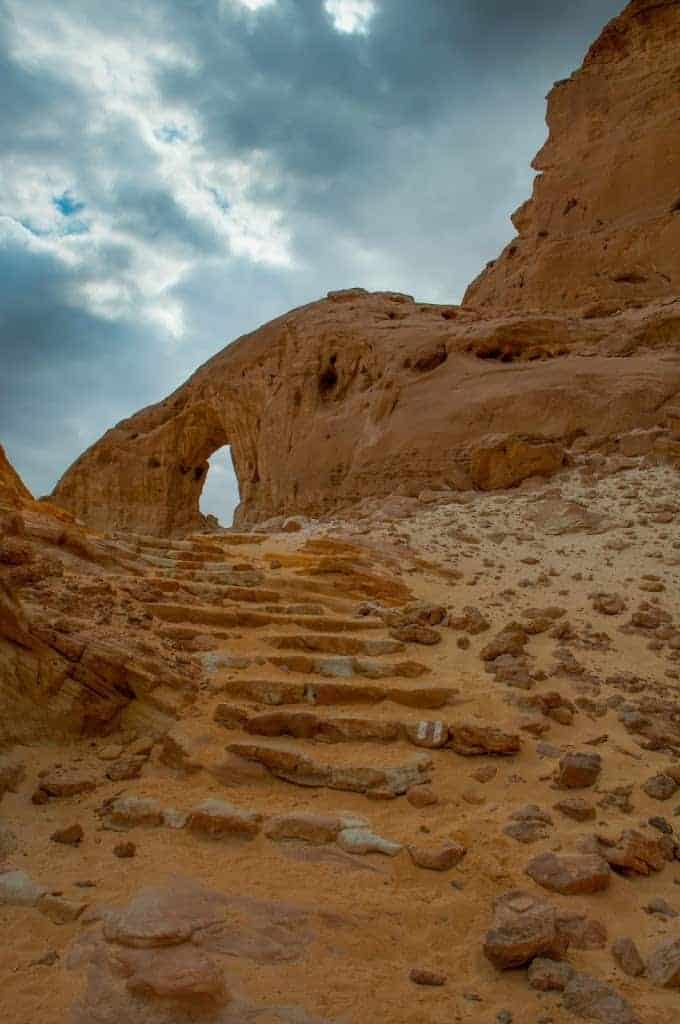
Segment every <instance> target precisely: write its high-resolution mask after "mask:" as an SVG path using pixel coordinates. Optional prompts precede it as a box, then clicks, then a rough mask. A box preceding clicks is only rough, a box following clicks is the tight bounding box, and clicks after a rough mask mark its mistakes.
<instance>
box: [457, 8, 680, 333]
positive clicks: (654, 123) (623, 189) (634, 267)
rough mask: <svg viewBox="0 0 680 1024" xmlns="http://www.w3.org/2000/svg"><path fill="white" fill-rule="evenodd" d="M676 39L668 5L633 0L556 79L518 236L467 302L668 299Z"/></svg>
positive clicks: (516, 220) (675, 199) (679, 146)
mask: <svg viewBox="0 0 680 1024" xmlns="http://www.w3.org/2000/svg"><path fill="white" fill-rule="evenodd" d="M679 46H680V7H678V4H677V2H676V0H661V2H659V0H633V3H630V4H628V6H627V7H626V9H625V11H623V13H622V14H621V15H620V16H619V17H618V18H615V19H614V20H613V21H612V22H610V24H609V25H607V27H606V28H605V29H604V31H603V32H602V34H601V36H600V38H599V39H598V40H597V41H596V42H595V43H594V44H593V45H592V46H591V48H590V50H589V52H588V54H587V56H586V59H585V61H584V64H583V66H582V68H581V69H580V70H579V71H577V72H576V73H575V74H573V75H572V76H571V78H569V79H567V80H565V81H562V82H557V83H556V85H555V86H554V88H553V90H552V92H551V93H550V95H549V97H548V117H547V121H548V128H549V137H548V141H547V142H546V144H545V145H544V147H543V149H542V150H541V151H540V153H539V154H538V155H537V157H536V158H535V160H534V162H533V167H534V168H535V169H536V170H537V171H538V172H539V174H538V176H537V178H536V180H535V183H534V192H533V196H532V198H531V199H530V200H529V201H528V202H526V203H524V205H523V206H521V207H520V208H519V209H518V210H517V211H516V212H515V214H514V215H513V218H512V221H513V224H514V225H515V228H516V229H517V232H518V235H517V237H516V238H515V239H513V241H512V242H510V244H509V245H508V246H507V247H506V249H505V250H504V251H503V253H502V255H501V256H500V257H499V259H498V260H496V261H495V262H494V263H493V264H491V265H489V266H488V267H487V269H486V270H485V271H484V272H483V273H482V274H481V275H480V276H479V277H478V278H477V280H476V281H475V282H474V283H473V284H472V285H471V286H470V288H469V289H468V291H467V294H466V296H465V302H466V303H468V304H471V305H482V306H485V307H495V308H504V309H514V310H528V309H551V310H555V309H576V310H580V311H583V312H586V313H588V314H589V315H608V314H609V313H610V312H612V311H613V310H616V309H619V308H624V307H626V306H630V305H632V304H634V303H636V302H643V303H644V302H649V301H650V300H653V299H657V298H662V297H664V296H666V297H671V296H673V295H677V293H678V284H679V282H678V264H677V253H678V250H679V249H680V190H679V188H678V179H677V166H678V160H679V159H680V137H679V136H678V133H677V131H676V132H673V131H672V129H671V125H672V123H673V122H674V120H675V118H676V116H677V77H676V76H677V51H678V47H679ZM676 315H677V314H676Z"/></svg>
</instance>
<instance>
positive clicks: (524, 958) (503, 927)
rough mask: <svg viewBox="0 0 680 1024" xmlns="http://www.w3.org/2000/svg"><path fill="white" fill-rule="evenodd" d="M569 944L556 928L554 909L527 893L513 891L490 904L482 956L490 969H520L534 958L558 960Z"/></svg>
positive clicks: (518, 890)
mask: <svg viewBox="0 0 680 1024" xmlns="http://www.w3.org/2000/svg"><path fill="white" fill-rule="evenodd" d="M568 945H569V940H568V939H567V937H566V936H565V935H563V934H562V933H561V932H560V931H559V930H558V928H557V917H556V914H555V908H554V907H553V906H551V904H549V903H546V902H545V901H543V900H541V899H538V898H536V897H535V896H533V895H532V894H531V893H528V892H524V891H522V890H521V889H514V890H512V891H511V892H507V893H505V894H504V895H503V896H500V897H499V898H498V899H497V900H495V901H494V905H493V920H492V922H491V927H490V929H489V931H488V932H487V934H486V939H485V941H484V955H485V956H486V958H487V959H488V960H490V961H491V963H492V964H493V965H494V967H497V968H498V969H499V970H507V969H508V968H512V967H522V966H523V965H524V964H527V963H530V962H531V961H532V960H534V959H535V958H536V957H548V958H549V959H551V960H559V959H561V957H563V956H564V954H565V953H566V951H567V948H568Z"/></svg>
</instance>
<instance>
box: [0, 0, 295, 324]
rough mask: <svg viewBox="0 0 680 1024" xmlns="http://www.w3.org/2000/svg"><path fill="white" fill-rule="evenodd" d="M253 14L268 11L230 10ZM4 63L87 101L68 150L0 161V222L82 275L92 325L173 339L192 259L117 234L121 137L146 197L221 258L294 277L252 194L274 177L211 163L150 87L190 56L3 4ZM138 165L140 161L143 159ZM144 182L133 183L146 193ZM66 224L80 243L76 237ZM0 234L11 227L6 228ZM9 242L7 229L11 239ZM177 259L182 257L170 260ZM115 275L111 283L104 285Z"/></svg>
mask: <svg viewBox="0 0 680 1024" xmlns="http://www.w3.org/2000/svg"><path fill="white" fill-rule="evenodd" d="M239 2H242V3H245V5H246V6H247V7H249V8H250V9H251V10H255V9H257V8H258V7H261V6H264V4H265V3H267V2H270V0H239ZM10 6H11V11H12V15H13V18H12V22H11V27H12V37H11V54H12V57H13V59H14V60H15V61H16V62H17V63H19V64H22V65H23V66H24V67H28V68H30V69H31V70H32V71H33V72H34V73H36V74H39V73H40V72H44V71H48V72H50V73H52V74H54V75H57V76H59V77H60V78H62V79H64V80H66V81H68V82H69V84H71V85H72V86H74V87H75V88H76V89H77V90H78V91H80V92H81V93H82V95H83V96H84V97H85V98H86V99H85V104H86V106H85V108H84V111H83V123H82V137H81V138H80V139H79V140H78V144H77V145H76V146H74V148H73V149H72V150H70V149H69V148H67V147H62V148H61V149H60V150H59V155H58V156H56V158H55V153H54V152H52V153H50V154H49V158H48V157H45V158H44V160H41V159H40V158H36V159H35V160H33V161H32V164H31V165H30V166H29V167H27V166H26V165H25V163H24V162H23V161H22V160H18V159H17V160H12V158H10V157H7V158H2V156H0V171H1V172H2V173H1V176H0V215H2V216H4V217H5V218H9V220H11V221H12V222H13V223H14V224H15V225H16V226H17V228H21V230H22V231H25V232H26V233H27V234H29V235H30V234H31V233H33V235H34V241H33V243H32V244H33V245H34V246H38V245H39V247H40V248H41V249H43V250H44V251H49V252H50V253H51V255H53V256H55V257H56V258H58V259H59V260H61V261H62V262H64V263H66V264H68V265H70V266H72V267H73V266H75V267H76V268H80V269H81V270H82V278H83V283H82V286H81V291H82V298H83V300H84V302H85V304H86V306H87V307H88V308H89V309H90V310H91V311H92V312H95V313H98V314H99V315H103V316H106V317H107V318H111V319H115V318H116V317H117V316H121V315H126V314H128V315H133V316H134V317H135V318H139V317H142V318H146V319H149V320H152V321H155V322H156V323H157V324H160V325H162V326H163V327H164V328H165V329H166V330H167V331H168V332H169V334H170V335H171V336H172V337H174V338H179V337H181V335H182V333H183V331H184V317H183V311H182V308H181V305H180V304H179V303H178V302H177V301H170V300H169V298H168V295H169V292H170V291H171V290H172V288H173V287H174V286H175V285H176V284H178V282H179V281H180V280H181V278H182V275H183V274H184V273H185V271H186V270H187V268H188V267H189V266H190V265H191V262H190V259H189V258H188V256H189V254H187V253H182V252H181V243H180V242H176V243H175V242H174V241H173V240H170V241H169V242H168V241H158V240H154V241H153V242H149V241H148V240H147V239H145V238H144V237H142V236H141V234H140V233H139V232H135V225H134V222H133V223H132V225H131V226H128V227H127V228H123V227H122V226H121V224H122V223H123V221H122V220H121V218H122V217H123V216H124V215H125V213H126V211H125V209H124V208H123V209H121V211H120V216H118V215H117V211H116V209H115V206H114V207H113V209H112V204H111V194H112V193H114V192H115V190H116V189H117V188H118V187H119V186H120V187H123V186H125V185H127V184H128V183H129V178H130V168H129V167H128V165H127V161H126V154H125V153H124V152H121V154H120V157H119V158H117V156H116V153H115V149H112V147H111V145H110V134H111V132H112V130H114V129H115V131H116V132H123V133H124V132H126V131H127V132H128V133H130V135H131V137H133V138H135V139H136V140H138V148H140V151H141V153H142V158H141V160H140V158H139V156H138V158H137V159H138V164H139V163H141V166H142V171H141V173H144V167H145V166H146V167H148V168H149V174H150V176H151V178H150V180H151V181H152V184H153V187H154V188H157V189H161V190H163V192H164V193H165V194H166V195H167V196H168V197H170V200H171V201H172V202H174V203H175V205H176V207H177V208H178V209H179V210H180V211H181V214H182V215H183V216H185V217H186V218H187V219H188V222H189V223H193V224H195V225H197V227H198V228H200V230H201V231H203V232H204V233H205V234H206V237H209V238H210V237H212V238H214V239H215V244H216V245H217V246H218V248H219V247H221V249H222V254H223V255H224V256H227V255H228V254H232V255H235V256H239V257H243V258H246V259H248V260H251V261H253V262H255V263H262V264H267V265H270V266H290V265H292V256H291V242H290V234H289V231H288V230H287V228H286V226H285V224H284V220H283V215H282V213H281V212H280V211H279V210H277V209H276V208H275V207H273V206H268V205H266V204H263V203H262V202H261V201H259V202H258V203H257V205H256V204H254V203H253V202H252V201H251V200H250V198H249V195H250V191H251V189H252V188H253V186H254V185H256V184H257V185H266V184H267V177H268V175H269V174H271V172H270V171H269V170H268V168H267V166H266V164H265V162H264V161H263V160H262V159H261V158H259V157H257V156H256V157H254V158H253V159H252V160H251V161H250V162H248V163H246V162H244V161H243V160H231V161H229V160H227V161H220V162H216V161H215V160H214V159H212V158H211V157H210V156H209V155H208V153H207V150H206V148H205V145H204V140H203V135H202V125H201V122H200V119H199V117H197V115H196V114H195V112H194V111H193V110H191V109H189V108H188V107H187V106H186V105H182V104H181V103H180V102H177V103H176V104H174V105H168V104H167V103H165V102H164V101H163V100H162V98H161V96H160V94H159V91H158V89H157V88H156V84H155V76H156V74H157V72H158V71H161V70H165V69H175V68H178V67H180V68H182V67H183V68H185V69H188V70H193V69H197V68H198V67H199V62H198V59H196V58H194V57H192V55H191V51H190V49H189V48H188V47H187V48H185V49H183V50H182V51H181V52H180V51H179V50H178V49H177V47H176V46H173V45H171V44H170V43H169V42H167V41H166V40H165V39H164V38H163V37H162V35H159V23H158V22H155V23H154V24H153V34H152V35H148V36H147V37H145V38H139V35H138V34H137V35H134V36H133V35H130V36H127V37H126V36H120V37H116V36H113V35H111V34H106V35H105V34H103V33H102V32H98V31H97V29H96V28H95V27H93V26H92V25H91V24H90V23H87V22H85V21H83V19H77V18H75V17H74V16H69V14H68V13H66V12H64V11H63V10H60V9H59V8H58V6H56V5H54V4H52V3H51V2H50V0H33V2H32V3H31V4H30V5H29V4H26V3H24V2H23V0H11V4H10ZM145 150H146V156H145V157H144V151H145ZM143 185H144V182H140V186H142V187H143ZM65 194H67V195H69V196H71V197H73V198H74V200H77V201H78V202H79V203H83V204H84V207H83V210H82V213H80V212H79V214H78V218H77V221H76V218H75V217H73V218H71V217H68V216H64V214H63V212H62V211H61V210H60V209H59V207H58V205H57V204H56V203H55V199H56V198H57V197H59V196H63V195H65ZM74 223H75V224H77V227H78V232H74V230H73V229H74ZM3 230H4V233H5V235H7V233H8V230H9V229H8V227H7V225H6V224H5V226H4V229H3ZM13 230H14V234H16V228H15V229H13ZM112 246H118V247H122V248H123V249H124V250H125V251H126V252H127V258H126V259H125V260H123V261H121V263H122V265H121V267H120V268H118V267H116V269H115V270H113V271H112V270H111V267H110V265H109V264H108V263H106V262H104V264H103V265H104V266H105V272H106V277H105V278H101V277H97V265H98V263H99V259H98V257H99V254H100V253H102V252H105V251H106V250H107V249H110V248H111V247H112ZM178 247H179V248H178ZM112 273H113V274H114V276H113V277H111V274H112Z"/></svg>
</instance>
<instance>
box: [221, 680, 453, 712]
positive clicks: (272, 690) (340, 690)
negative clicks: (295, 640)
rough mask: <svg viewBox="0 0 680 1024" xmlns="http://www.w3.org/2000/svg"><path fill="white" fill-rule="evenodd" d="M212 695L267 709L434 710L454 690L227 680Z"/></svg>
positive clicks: (449, 697) (446, 700)
mask: <svg viewBox="0 0 680 1024" xmlns="http://www.w3.org/2000/svg"><path fill="white" fill-rule="evenodd" d="M212 689H213V692H214V693H223V694H225V696H226V695H228V696H229V697H230V698H232V699H240V700H248V701H253V702H255V703H258V704H264V705H268V706H270V707H280V706H281V705H285V704H291V705H295V704H308V705H309V704H312V705H319V706H325V707H329V706H331V705H345V704H356V705H362V704H380V703H382V702H383V701H391V702H392V703H393V704H398V705H400V706H403V707H410V708H422V709H423V710H425V709H427V710H434V709H436V708H441V707H444V706H445V705H447V704H450V703H452V702H453V700H454V699H455V697H456V695H457V693H458V691H457V690H455V689H451V688H447V687H444V686H419V687H417V688H415V687H400V686H375V685H370V684H363V685H362V684H359V683H346V682H330V681H328V682H327V681H325V680H315V681H314V682H302V681H300V682H296V681H293V680H290V681H289V680H287V679H277V680H263V679H229V680H225V681H224V682H218V683H216V684H215V685H214V686H213V687H212Z"/></svg>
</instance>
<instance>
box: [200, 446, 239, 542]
mask: <svg viewBox="0 0 680 1024" xmlns="http://www.w3.org/2000/svg"><path fill="white" fill-rule="evenodd" d="M208 464H209V467H210V468H209V469H208V472H207V474H206V477H205V481H204V484H203V490H202V491H201V500H200V506H199V507H200V510H201V512H202V513H203V515H204V516H215V518H216V519H217V521H218V523H219V525H220V526H231V525H232V523H233V521H234V510H235V509H236V506H237V505H238V503H239V500H240V498H239V490H238V480H237V479H236V473H235V471H234V464H233V462H232V459H231V448H230V446H229V445H228V444H227V445H224V447H223V448H218V449H217V451H215V452H213V454H212V455H211V456H210V458H209V459H208Z"/></svg>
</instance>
